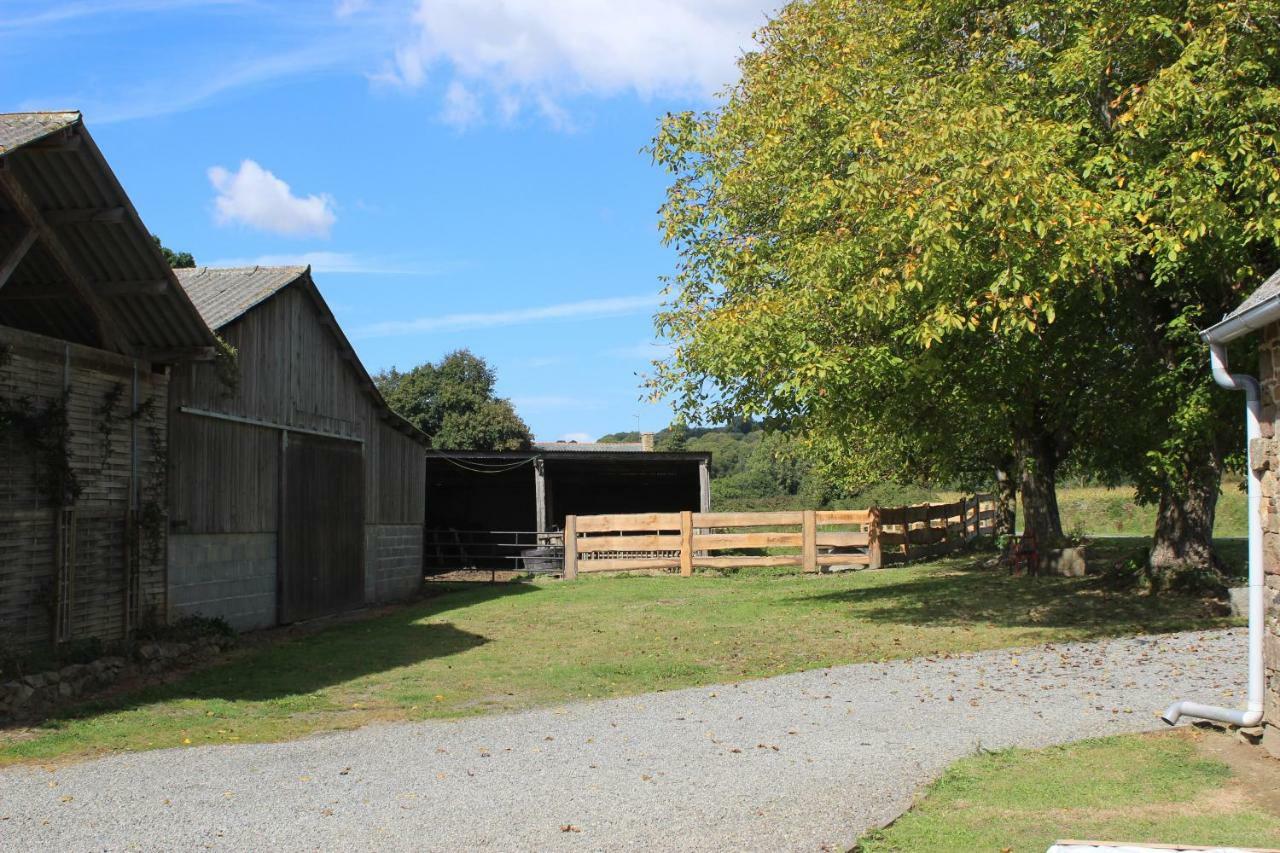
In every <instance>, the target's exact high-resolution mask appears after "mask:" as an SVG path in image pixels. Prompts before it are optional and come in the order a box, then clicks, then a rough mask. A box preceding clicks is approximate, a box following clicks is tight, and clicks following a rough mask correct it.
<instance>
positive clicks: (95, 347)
mask: <svg viewBox="0 0 1280 853" xmlns="http://www.w3.org/2000/svg"><path fill="white" fill-rule="evenodd" d="M214 344H215V341H214V338H213V335H212V334H211V333H210V331H209V329H208V327H207V326H206V325H205V324H204V323H203V322H202V321H201V319H200V315H199V314H198V313H197V312H196V310H195V308H194V307H193V306H192V304H191V302H190V300H189V299H188V298H187V296H186V292H185V291H184V290H183V289H182V287H180V286H179V284H178V282H177V279H176V278H175V276H174V274H173V273H172V271H170V269H169V267H168V264H167V263H166V262H165V259H164V258H163V256H162V255H161V253H160V250H159V248H158V247H157V245H156V244H155V242H154V241H153V240H152V237H151V234H150V232H149V231H148V230H147V229H146V227H144V226H143V224H142V222H141V220H140V219H139V218H138V214H137V212H136V211H135V210H134V208H133V205H132V204H131V203H130V201H129V198H128V197H127V196H126V195H125V192H124V190H123V189H122V188H121V186H120V184H119V182H118V181H117V180H116V177H115V175H114V174H112V171H111V168H110V167H109V166H108V165H107V162H106V160H105V159H104V158H103V156H102V153H101V152H100V151H99V150H98V147H97V145H95V144H94V141H93V139H92V137H91V136H90V135H89V133H88V131H87V130H86V129H85V128H84V124H83V122H82V120H81V117H80V114H79V113H75V112H66V113H27V114H9V115H0V654H6V653H7V654H21V653H24V652H28V651H31V650H33V649H36V648H39V647H47V646H49V645H51V644H56V643H66V642H69V641H76V640H87V639H90V638H97V639H103V640H111V639H116V638H120V637H124V636H126V635H128V634H129V633H130V632H131V631H132V630H133V629H134V628H135V627H136V626H138V625H139V624H140V623H142V622H144V621H147V620H161V619H163V618H164V614H165V549H166V542H165V538H166V525H165V510H166V503H167V491H168V484H167V480H166V465H165V457H166V443H165V442H166V435H167V417H168V400H167V394H168V376H167V375H166V369H167V368H166V366H167V365H171V364H174V363H178V362H182V361H183V360H186V359H191V358H210V357H212V355H213V352H214Z"/></svg>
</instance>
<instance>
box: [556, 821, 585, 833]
mask: <svg viewBox="0 0 1280 853" xmlns="http://www.w3.org/2000/svg"><path fill="white" fill-rule="evenodd" d="M560 831H561V832H582V830H581V829H578V827H576V826H574V825H573V824H571V823H565V824H561V825H560Z"/></svg>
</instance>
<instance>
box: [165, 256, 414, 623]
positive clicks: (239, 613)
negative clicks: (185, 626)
mask: <svg viewBox="0 0 1280 853" xmlns="http://www.w3.org/2000/svg"><path fill="white" fill-rule="evenodd" d="M179 277H180V279H181V282H182V286H183V287H184V288H185V289H186V291H187V293H188V294H189V296H190V297H191V299H192V301H193V302H194V303H195V305H196V307H197V308H198V309H199V311H200V313H201V315H202V316H203V317H204V319H205V322H206V323H208V325H209V326H210V328H213V329H215V330H216V331H217V332H218V333H219V335H220V336H221V337H222V338H223V339H224V340H225V341H226V343H227V344H228V345H229V346H230V347H232V348H234V349H235V351H236V357H235V360H234V361H233V362H232V361H227V360H222V361H220V362H215V363H213V364H192V365H189V366H187V367H184V368H183V369H181V370H179V371H176V372H175V374H174V377H173V382H172V387H171V394H170V418H171V430H170V436H171V442H170V443H171V452H170V460H171V469H170V470H171V471H172V475H173V483H174V487H173V490H172V515H171V518H170V527H171V538H170V608H171V611H172V612H175V613H201V614H204V615H207V616H221V617H223V618H226V619H227V620H228V621H229V622H231V623H232V624H233V625H234V626H236V627H238V628H254V627H262V626H266V625H272V624H277V623H287V622H294V621H298V620H300V619H307V618H311V617H314V616H320V615H325V614H329V613H335V612H339V611H342V610H347V609H351V608H353V607H359V606H361V605H363V604H366V603H374V602H380V601H387V600H391V599H394V598H398V597H404V596H406V595H409V594H411V593H413V592H414V591H415V590H417V589H418V588H419V585H420V583H421V581H422V523H423V509H424V507H423V502H424V499H425V489H424V482H423V474H424V472H423V466H422V457H423V452H424V446H425V444H426V438H425V436H423V435H422V434H421V433H419V432H418V431H417V430H416V429H415V428H414V427H413V426H412V425H410V424H409V423H408V422H407V421H405V420H404V419H402V418H400V417H399V416H398V415H396V414H394V413H393V412H392V411H391V410H390V409H389V408H388V407H387V405H386V403H385V402H384V401H383V399H382V396H381V394H379V392H378V390H377V388H376V387H375V386H374V383H373V381H372V379H371V378H370V377H369V374H368V373H367V372H366V371H365V369H364V367H363V365H362V364H361V363H360V360H359V358H357V356H356V354H355V351H354V350H353V349H352V347H351V344H350V343H349V342H348V340H347V338H346V336H345V335H344V334H343V332H342V330H341V328H339V326H338V323H337V321H336V320H335V319H334V316H333V313H332V312H331V311H330V310H329V307H328V305H326V304H325V301H324V299H323V298H322V297H321V295H320V292H319V290H318V289H317V288H316V285H315V282H314V280H313V279H312V277H311V271H310V269H309V268H307V267H248V268H236V269H212V268H205V267H201V268H197V269H191V270H179Z"/></svg>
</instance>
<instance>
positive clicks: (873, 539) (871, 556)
mask: <svg viewBox="0 0 1280 853" xmlns="http://www.w3.org/2000/svg"><path fill="white" fill-rule="evenodd" d="M869 512H870V514H871V518H870V519H869V520H868V521H867V559H868V560H869V562H868V563H867V568H868V569H878V568H880V567H881V565H883V563H884V557H883V555H882V554H881V553H880V507H878V506H873V507H872V508H871V509H870V510H869Z"/></svg>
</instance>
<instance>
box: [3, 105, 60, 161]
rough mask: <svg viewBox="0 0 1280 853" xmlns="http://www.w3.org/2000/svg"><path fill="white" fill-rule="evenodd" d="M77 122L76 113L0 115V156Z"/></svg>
mask: <svg viewBox="0 0 1280 853" xmlns="http://www.w3.org/2000/svg"><path fill="white" fill-rule="evenodd" d="M78 121H80V113H78V112H56V113H8V114H0V154H5V153H7V152H9V151H12V150H13V149H14V148H21V147H22V146H23V145H27V144H30V143H32V142H35V141H36V140H37V139H41V138H43V137H45V136H48V135H49V134H51V133H57V132H58V131H59V130H66V129H67V128H69V127H72V126H73V125H75V124H76V122H78Z"/></svg>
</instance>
